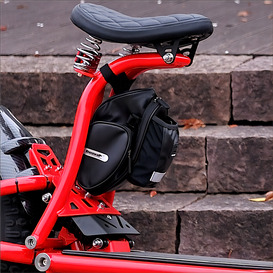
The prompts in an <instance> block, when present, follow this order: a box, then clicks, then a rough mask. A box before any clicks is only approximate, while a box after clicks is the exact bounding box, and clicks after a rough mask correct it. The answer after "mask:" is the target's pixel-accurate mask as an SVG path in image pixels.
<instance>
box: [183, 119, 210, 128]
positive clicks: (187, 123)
mask: <svg viewBox="0 0 273 273" xmlns="http://www.w3.org/2000/svg"><path fill="white" fill-rule="evenodd" d="M178 125H179V126H184V127H183V129H184V130H186V129H189V128H192V129H198V128H200V127H206V125H205V124H204V122H203V121H202V120H199V119H196V118H190V119H180V120H178Z"/></svg>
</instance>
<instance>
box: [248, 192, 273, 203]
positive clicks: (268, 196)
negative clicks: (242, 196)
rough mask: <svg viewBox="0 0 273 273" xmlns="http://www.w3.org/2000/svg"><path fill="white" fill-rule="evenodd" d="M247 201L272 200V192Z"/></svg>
mask: <svg viewBox="0 0 273 273" xmlns="http://www.w3.org/2000/svg"><path fill="white" fill-rule="evenodd" d="M249 200H250V201H253V202H265V201H270V200H273V191H269V192H267V193H266V194H265V197H259V198H252V199H249Z"/></svg>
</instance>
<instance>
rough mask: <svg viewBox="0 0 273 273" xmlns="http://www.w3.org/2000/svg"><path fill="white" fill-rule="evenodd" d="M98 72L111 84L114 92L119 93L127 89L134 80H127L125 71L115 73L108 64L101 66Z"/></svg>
mask: <svg viewBox="0 0 273 273" xmlns="http://www.w3.org/2000/svg"><path fill="white" fill-rule="evenodd" d="M100 72H101V74H102V76H103V77H104V79H105V80H106V81H107V82H108V83H110V84H111V86H112V88H113V89H114V92H115V94H120V93H123V92H125V91H127V90H129V89H130V87H131V85H132V84H133V83H134V81H135V80H129V79H128V77H127V75H126V73H125V72H122V73H120V74H118V75H116V74H115V73H114V72H113V71H112V69H111V68H110V66H109V65H108V64H105V65H104V66H102V67H101V68H100Z"/></svg>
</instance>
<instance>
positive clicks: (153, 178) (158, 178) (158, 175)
mask: <svg viewBox="0 0 273 273" xmlns="http://www.w3.org/2000/svg"><path fill="white" fill-rule="evenodd" d="M164 175H165V173H159V172H153V174H152V176H151V178H150V181H152V182H160V181H161V179H162V178H163V176H164Z"/></svg>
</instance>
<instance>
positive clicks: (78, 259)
mask: <svg viewBox="0 0 273 273" xmlns="http://www.w3.org/2000/svg"><path fill="white" fill-rule="evenodd" d="M47 254H48V255H49V257H50V260H51V264H50V267H49V269H48V270H47V272H48V273H49V272H70V273H73V272H75V273H78V272H79V266H81V267H80V272H81V273H85V272H86V273H89V272H97V273H114V272H116V273H128V272H130V273H139V272H141V273H196V272H198V273H273V270H253V269H251V270H245V269H233V268H220V267H209V266H208V267H207V266H196V265H183V264H167V263H156V262H145V261H130V260H118V259H109V258H108V259H107V258H93V257H82V256H71V255H63V254H61V253H47Z"/></svg>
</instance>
